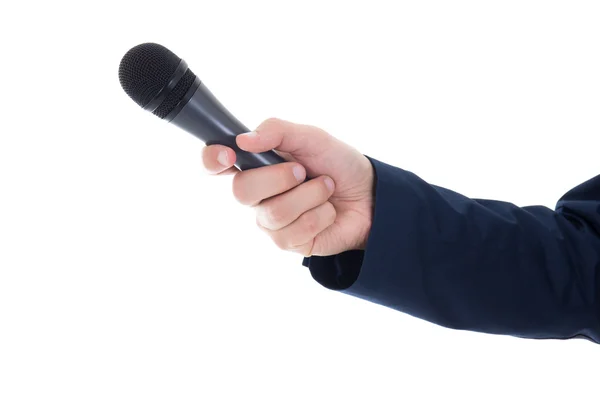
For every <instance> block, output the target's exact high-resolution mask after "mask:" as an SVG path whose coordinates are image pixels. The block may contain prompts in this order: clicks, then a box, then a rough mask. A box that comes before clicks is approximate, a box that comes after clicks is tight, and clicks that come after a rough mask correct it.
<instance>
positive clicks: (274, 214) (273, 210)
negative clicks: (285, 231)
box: [265, 204, 286, 226]
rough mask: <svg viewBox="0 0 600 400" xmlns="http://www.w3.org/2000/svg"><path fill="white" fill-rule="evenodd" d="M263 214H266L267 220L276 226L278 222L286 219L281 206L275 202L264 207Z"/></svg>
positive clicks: (280, 222)
mask: <svg viewBox="0 0 600 400" xmlns="http://www.w3.org/2000/svg"><path fill="white" fill-rule="evenodd" d="M265 214H266V217H267V220H268V221H269V222H270V223H271V224H273V225H276V226H279V225H280V224H282V223H284V222H285V220H286V212H285V210H283V209H282V207H281V206H278V205H276V204H271V205H270V206H268V207H266V209H265Z"/></svg>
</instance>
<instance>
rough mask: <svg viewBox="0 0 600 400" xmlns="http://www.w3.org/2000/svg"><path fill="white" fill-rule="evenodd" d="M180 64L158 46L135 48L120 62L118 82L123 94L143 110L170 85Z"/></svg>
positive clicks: (172, 55) (175, 57)
mask: <svg viewBox="0 0 600 400" xmlns="http://www.w3.org/2000/svg"><path fill="white" fill-rule="evenodd" d="M180 61H181V58H179V57H177V56H176V55H175V54H174V53H173V52H172V51H170V50H169V49H167V48H166V47H164V46H161V45H160V44H156V43H143V44H140V45H137V46H135V47H133V48H131V49H130V50H129V51H128V52H127V53H126V54H125V55H124V56H123V58H122V59H121V64H120V65H119V82H120V83H121V86H122V87H123V90H124V91H125V93H127V95H129V97H131V98H132V99H133V101H135V102H136V103H137V104H139V105H140V106H141V107H144V106H145V105H146V104H148V103H149V102H150V101H151V100H152V99H153V98H154V97H155V96H156V95H157V94H158V93H159V92H160V90H161V89H162V88H163V87H164V86H165V85H167V84H168V83H169V79H170V78H171V76H172V75H173V73H174V72H175V70H176V69H177V66H178V65H179V62H180ZM188 72H190V71H188ZM186 75H187V72H186ZM161 118H162V117H161Z"/></svg>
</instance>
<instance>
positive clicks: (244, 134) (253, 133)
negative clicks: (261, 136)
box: [241, 131, 258, 137]
mask: <svg viewBox="0 0 600 400" xmlns="http://www.w3.org/2000/svg"><path fill="white" fill-rule="evenodd" d="M241 136H247V137H255V136H258V133H257V132H256V131H251V132H246V133H242V134H241Z"/></svg>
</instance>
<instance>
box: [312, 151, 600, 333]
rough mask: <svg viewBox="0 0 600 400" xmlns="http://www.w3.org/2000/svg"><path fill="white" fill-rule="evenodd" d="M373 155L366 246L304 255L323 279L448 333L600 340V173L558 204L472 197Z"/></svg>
mask: <svg viewBox="0 0 600 400" xmlns="http://www.w3.org/2000/svg"><path fill="white" fill-rule="evenodd" d="M370 161H371V163H372V165H373V167H374V170H375V173H376V181H375V182H376V183H375V212H374V217H373V225H372V228H371V232H370V235H369V238H368V241H367V246H366V249H365V250H364V251H356V250H354V251H347V252H343V253H341V254H338V255H334V256H327V257H317V256H312V257H310V258H305V259H304V265H306V266H308V267H309V268H310V272H311V274H312V276H313V277H314V278H315V279H316V280H317V281H318V282H320V283H321V284H322V285H323V286H325V287H328V288H330V289H335V290H341V291H342V292H344V293H347V294H350V295H353V296H357V297H360V298H363V299H366V300H368V301H371V302H374V303H378V304H382V305H384V306H387V307H391V308H393V309H396V310H399V311H402V312H405V313H408V314H410V315H413V316H415V317H418V318H421V319H425V320H428V321H430V322H433V323H435V324H439V325H442V326H445V327H449V328H454V329H466V330H473V331H479V332H486V333H493V334H505V335H513V336H519V337H527V338H557V339H558V338H560V339H564V338H571V337H575V336H584V337H587V338H589V339H591V340H593V341H595V342H600V300H599V298H600V176H598V177H596V178H594V179H592V180H590V181H588V182H586V183H584V184H582V185H580V186H578V187H577V188H575V189H573V190H571V191H570V192H569V193H567V194H566V195H565V196H563V198H562V199H560V201H559V202H558V204H557V208H556V211H553V210H550V209H548V208H545V207H541V206H532V207H522V208H520V207H517V206H515V205H513V204H510V203H506V202H500V201H491V200H477V199H469V198H466V197H464V196H462V195H460V194H458V193H455V192H452V191H450V190H447V189H444V188H441V187H437V186H434V185H430V184H427V183H426V182H424V181H423V180H421V179H420V178H418V177H417V176H415V175H414V174H412V173H410V172H407V171H404V170H401V169H399V168H395V167H392V166H389V165H386V164H384V163H381V162H379V161H377V160H373V159H370Z"/></svg>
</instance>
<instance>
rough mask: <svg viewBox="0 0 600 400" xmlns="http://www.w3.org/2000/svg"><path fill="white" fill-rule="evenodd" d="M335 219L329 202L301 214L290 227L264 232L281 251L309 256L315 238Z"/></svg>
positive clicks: (333, 210) (334, 213) (333, 209)
mask: <svg viewBox="0 0 600 400" xmlns="http://www.w3.org/2000/svg"><path fill="white" fill-rule="evenodd" d="M335 218H336V212H335V208H334V207H333V204H331V203H330V202H329V201H327V202H325V203H323V204H321V205H320V206H317V207H315V208H313V209H311V210H309V211H306V212H305V213H304V214H302V215H301V216H300V217H299V218H298V219H297V220H295V221H294V222H292V223H291V224H290V225H288V226H286V227H284V228H282V229H280V230H278V231H270V230H266V229H265V228H263V230H265V231H266V232H267V233H268V234H269V236H271V239H272V240H273V242H275V244H276V245H277V246H278V247H279V248H280V249H282V250H291V251H294V252H297V253H301V254H303V255H305V256H309V255H311V253H312V250H313V246H314V242H315V237H316V236H317V235H318V234H319V233H321V232H323V231H324V230H325V229H327V228H328V227H329V226H331V224H333V222H334V221H335Z"/></svg>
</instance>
